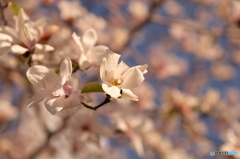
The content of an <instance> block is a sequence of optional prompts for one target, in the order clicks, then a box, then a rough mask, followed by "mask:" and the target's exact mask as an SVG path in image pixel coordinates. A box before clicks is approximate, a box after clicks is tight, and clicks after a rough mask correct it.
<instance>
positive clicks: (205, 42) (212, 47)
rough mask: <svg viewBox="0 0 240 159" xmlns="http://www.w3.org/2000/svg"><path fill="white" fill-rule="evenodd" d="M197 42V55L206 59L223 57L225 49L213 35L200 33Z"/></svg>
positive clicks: (195, 52) (195, 50)
mask: <svg viewBox="0 0 240 159" xmlns="http://www.w3.org/2000/svg"><path fill="white" fill-rule="evenodd" d="M195 42H196V43H195V45H194V46H193V47H195V48H194V50H193V51H194V54H196V56H198V57H200V58H203V59H206V60H217V59H220V58H221V57H222V54H223V50H222V49H221V47H220V46H219V45H217V44H215V43H214V38H213V37H212V36H209V35H200V36H198V39H197V41H195Z"/></svg>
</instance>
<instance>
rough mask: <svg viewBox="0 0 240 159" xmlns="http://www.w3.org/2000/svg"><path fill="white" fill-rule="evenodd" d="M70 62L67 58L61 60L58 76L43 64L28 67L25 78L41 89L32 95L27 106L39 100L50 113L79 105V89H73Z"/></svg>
mask: <svg viewBox="0 0 240 159" xmlns="http://www.w3.org/2000/svg"><path fill="white" fill-rule="evenodd" d="M71 74H72V62H71V60H70V59H69V58H66V59H64V60H63V62H62V63H61V66H60V77H59V76H58V75H57V74H55V73H54V72H53V71H51V70H49V69H48V68H46V67H45V66H41V65H35V66H33V67H31V68H29V69H28V71H27V78H28V80H29V81H30V82H31V83H32V84H33V85H36V86H38V87H40V88H42V90H41V91H40V92H38V93H37V94H36V95H35V96H33V97H32V98H31V99H30V100H29V101H28V102H27V107H31V106H34V105H36V104H38V103H39V102H41V101H44V104H45V106H46V108H47V110H48V111H49V112H50V113H51V114H53V115H54V114H56V113H57V112H59V111H61V110H64V109H68V108H73V107H77V106H80V101H79V91H78V90H76V91H73V88H72V84H71Z"/></svg>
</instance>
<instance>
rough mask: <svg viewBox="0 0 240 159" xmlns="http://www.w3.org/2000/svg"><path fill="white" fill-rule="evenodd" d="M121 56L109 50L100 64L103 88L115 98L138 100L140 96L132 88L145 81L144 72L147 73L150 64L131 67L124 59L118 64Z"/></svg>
mask: <svg viewBox="0 0 240 159" xmlns="http://www.w3.org/2000/svg"><path fill="white" fill-rule="evenodd" d="M119 58H120V55H119V54H116V53H114V52H112V51H110V50H107V56H106V57H105V58H103V62H102V64H101V66H100V78H101V80H102V81H103V84H102V88H103V90H104V91H105V93H107V94H109V95H110V96H111V97H113V98H118V97H120V96H122V97H127V98H130V99H132V100H135V101H138V97H137V96H136V95H135V94H133V92H132V91H131V90H130V89H132V88H136V87H138V86H139V85H140V84H141V83H142V82H143V81H144V76H143V74H145V73H147V67H148V66H147V65H139V66H135V67H131V68H129V67H128V66H127V65H126V64H125V63H124V62H123V61H121V62H120V63H119V64H118V60H119Z"/></svg>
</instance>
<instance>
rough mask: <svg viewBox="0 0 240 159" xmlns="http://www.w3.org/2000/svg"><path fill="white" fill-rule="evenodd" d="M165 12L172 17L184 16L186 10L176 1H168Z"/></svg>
mask: <svg viewBox="0 0 240 159" xmlns="http://www.w3.org/2000/svg"><path fill="white" fill-rule="evenodd" d="M163 7H164V10H165V11H166V12H167V13H168V14H169V15H170V16H176V17H179V16H183V15H184V14H185V13H184V8H183V7H182V6H181V5H180V4H179V3H178V2H177V1H175V0H168V1H166V2H165V3H164V6H163Z"/></svg>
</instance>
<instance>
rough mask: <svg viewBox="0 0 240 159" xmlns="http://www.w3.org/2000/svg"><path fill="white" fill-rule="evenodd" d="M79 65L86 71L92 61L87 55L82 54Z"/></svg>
mask: <svg viewBox="0 0 240 159" xmlns="http://www.w3.org/2000/svg"><path fill="white" fill-rule="evenodd" d="M78 65H79V67H80V69H81V70H83V71H85V70H86V69H87V68H89V67H90V66H91V64H90V62H89V61H88V59H87V57H86V56H85V55H84V54H81V56H80V58H79V60H78Z"/></svg>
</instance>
